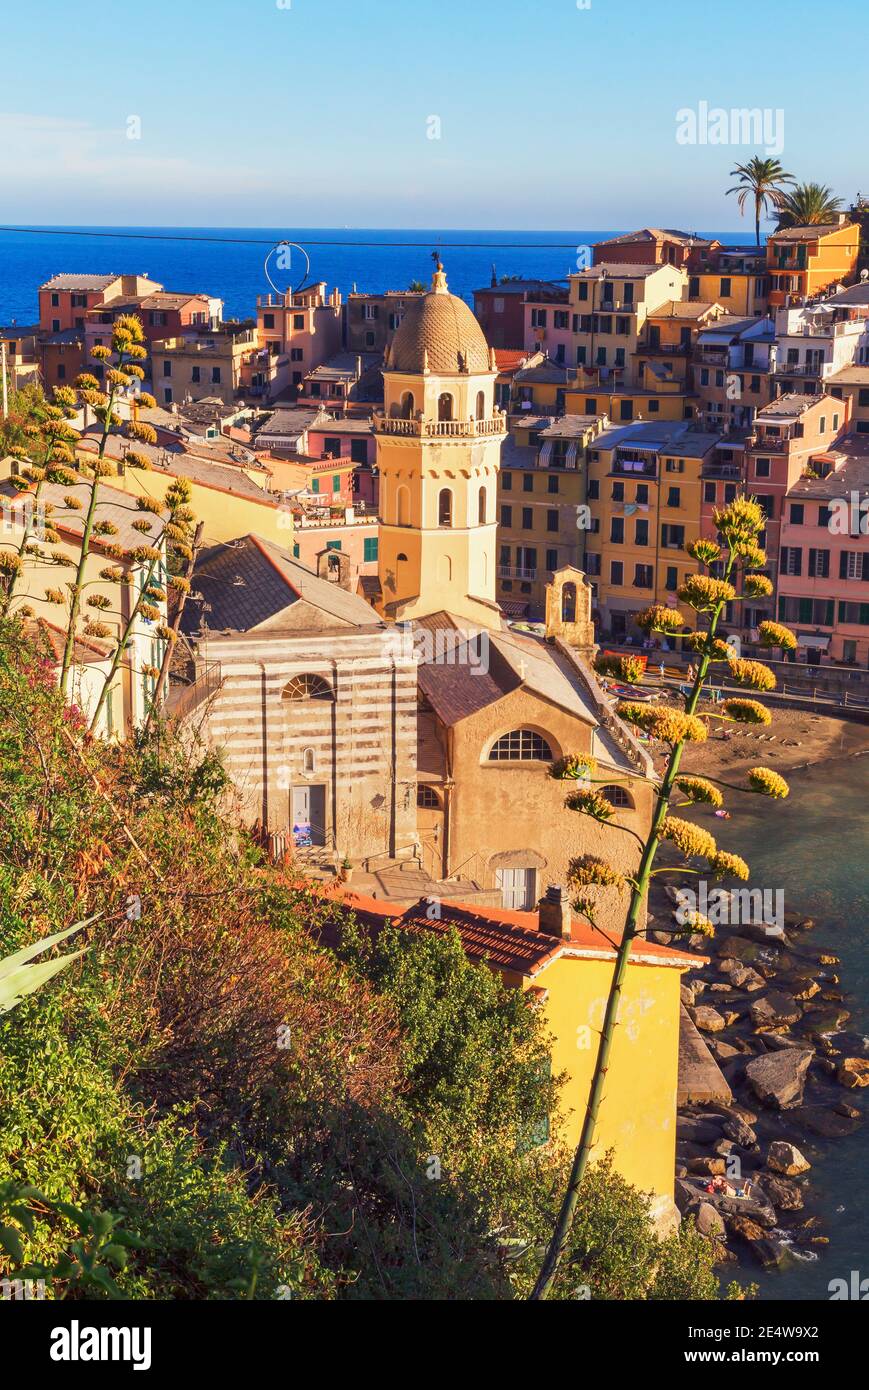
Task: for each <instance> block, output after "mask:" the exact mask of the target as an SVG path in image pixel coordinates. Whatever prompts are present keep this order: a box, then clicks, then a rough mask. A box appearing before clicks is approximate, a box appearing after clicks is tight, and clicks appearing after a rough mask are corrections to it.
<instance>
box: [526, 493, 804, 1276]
mask: <svg viewBox="0 0 869 1390" xmlns="http://www.w3.org/2000/svg"><path fill="white" fill-rule="evenodd" d="M763 520H764V519H763V513H762V511H761V508H760V507H759V505H758V504H757V503H756V502H754V501H753V500H752V499H749V498H746V497H738V498H736V499H735V501H734V502H732V503H730V505H729V506H728V507H725V508H724V509H723V510H722V511H721V512H718V513H716V515H715V522H716V525H717V527H718V532H719V535H720V537H721V539H722V542H723V544H724V546H725V547H726V557H727V558H726V563H725V567H724V575H723V578H722V579H716V578H712V577H711V575H710V574H704V573H702V572H701V573H698V574H696V575H694V576H692V577H691V578H689V579H688V580H687V581H686V582H685V584H684V585H683V587H682V589H681V590H680V591H679V598H680V600H681V601H682V602H683V603H685V604H686V605H687V606H688V607H690V608H692V609H693V610H694V611H695V612H696V613H697V614H698V615H699V614H701V613H702V614H703V615H704V617H705V618H706V619H707V626H706V628H705V630H702V631H701V630H698V632H696V633H694V634H692V635H691V642H690V645H691V647H692V650H694V651H695V652H696V653H697V654H698V656H699V658H700V659H699V663H698V666H697V672H696V675H695V677H694V682H693V684H692V686H691V689H690V692H689V693H688V695H687V696H686V697H685V704H684V710H683V711H682V712H679V711H676V710H669V709H668V708H666V707H660V708H659V709H657V710H656V709H654V708H650V707H649V706H646V705H642V704H634V705H631V704H630V703H627V704H624V705H622V706H620V707H619V713H620V714H621V715H622V718H624V719H626V720H627V721H628V722H630V723H634V724H636V725H637V726H638V727H643V728H645V729H647V731H649V732H650V733H652V734H653V735H654V736H657V737H659V738H661V739H662V740H663V741H664V742H666V743H668V744H669V748H670V752H669V757H668V761H667V767H666V770H665V772H664V775H663V777H662V779H661V781H660V782H659V784H658V787H657V799H656V804H655V810H654V813H653V816H652V823H651V827H650V830H649V833H648V836H647V838H646V840H645V842H644V843H643V847H642V852H641V855H640V862H639V866H638V868H637V871H636V874H635V875H634V876H633V877H632V878H630V879H627V880H625V883H626V886H629V887H630V890H631V896H630V903H629V906H628V911H627V917H626V921H625V926H624V930H623V932H622V936H621V940H620V941H619V942H618V943H617V945H616V963H615V969H614V971H613V976H612V980H611V982H610V987H609V995H608V998H607V1004H606V1010H605V1014H604V1020H603V1025H602V1027H601V1031H600V1036H599V1041H598V1049H597V1056H596V1059H595V1065H594V1071H593V1074H592V1080H591V1086H590V1090H589V1095H588V1101H587V1104H586V1111H585V1116H584V1119H583V1124H582V1130H581V1133H580V1138H579V1143H578V1145H577V1148H576V1151H575V1153H574V1157H573V1162H572V1165H571V1171H570V1178H569V1180H568V1185H567V1190H566V1192H565V1194H564V1198H563V1200H562V1203H561V1208H560V1211H559V1214H558V1218H557V1221H556V1226H555V1230H554V1232H553V1235H552V1239H551V1241H550V1243H549V1246H548V1249H547V1252H546V1256H545V1258H544V1261H543V1265H542V1267H541V1270H540V1274H539V1276H538V1279H537V1282H536V1284H535V1287H534V1290H533V1292H532V1294H531V1299H532V1300H535V1301H536V1300H542V1299H545V1298H547V1297H548V1295H549V1293H550V1291H551V1289H552V1286H553V1282H554V1280H555V1278H556V1275H557V1273H558V1268H559V1265H560V1263H561V1259H562V1257H563V1255H564V1252H565V1249H566V1247H567V1243H568V1240H569V1238H570V1233H571V1229H572V1226H573V1219H574V1215H575V1212H576V1206H577V1202H578V1199H579V1190H580V1187H581V1185H582V1181H583V1178H584V1176H585V1172H586V1169H587V1167H588V1163H589V1159H590V1156H591V1152H592V1148H593V1146H594V1141H595V1134H596V1130H597V1123H598V1116H599V1113H600V1108H601V1102H602V1100H603V1091H604V1084H605V1081H606V1076H607V1070H608V1067H609V1059H610V1053H611V1051H612V1045H613V1039H614V1037H615V1030H616V1025H617V1020H618V1014H619V1006H620V1003H621V997H622V991H623V988H624V984H625V978H626V975H627V969H628V964H629V961H630V956H631V948H632V946H633V943H634V940H635V939H636V937H637V935H638V934H639V932H640V921H641V913H642V908H643V905H644V903H645V901H646V898H647V895H648V891H649V885H650V882H651V878H652V875H653V873H654V872H655V869H654V864H655V858H656V856H657V853H658V849H659V846H660V844H661V841H662V840H663V839H666V840H669V841H671V842H672V843H673V844H675V845H676V847H677V848H678V849H680V850H681V851H682V852H683V853H684V854H685V855H686V856H688V855H691V854H700V855H702V856H704V857H706V858H707V861H708V863H709V866H710V868H711V870H712V872H713V873H714V874H717V875H718V876H723V875H724V874H735V875H737V876H738V877H743V878H745V877H747V876H748V866H747V865H746V864H745V862H744V861H743V860H741V859H739V858H738V856H736V855H729V854H726V853H724V852H722V851H720V850H718V847H717V845H716V844H715V841H714V838H713V837H712V836H711V835H709V834H708V833H707V832H706V831H702V830H700V829H699V827H695V826H693V825H692V824H691V823H690V822H687V821H680V820H677V819H675V818H674V817H672V816H670V815H669V808H670V800H671V798H672V797H673V795H674V793H676V792H678V790H679V786H678V784H679V782H680V777H679V768H680V764H681V762H682V754H683V751H684V747H685V744H686V742H689V741H693V740H697V741H702V739H704V738H705V737H706V725H705V724H704V722H703V720H702V719H700V718H699V717H698V715H697V713H696V711H697V707H698V704H699V701H700V697H701V694H702V691H703V687H704V685H705V683H706V680H707V677H708V674H709V669H710V666H711V664H712V662H713V661H716V660H730V659H732V658H733V657H734V656H735V654H734V653H732V651H730V649H728V647H727V644H726V643H723V642H722V640H721V638H719V637H718V636H717V632H718V625H719V621H720V619H721V615H722V613H723V612H724V609H725V607H726V605H727V604H728V603H732V602H736V601H738V599H737V596H736V593H735V589H734V587H733V585H732V584H731V582H730V581H731V578H732V576H733V575H734V571H735V569H736V568H737V566H739V565H741V566H742V567H743V568H745V566H746V565H750V566H756V565H757V563H758V561H760V563H763V561H764V559H765V557H764V556H763V555H762V552H760V551H759V550H758V549H757V545H756V537H757V535H758V534H759V532H760V530H761V528H762V526H763ZM688 550H689V554H691V555H692V558H694V559H696V560H697V561H698V563H699V565H700V567H701V570H703V569H705V570H711V568H712V566H713V565H714V564H715V563H716V562H717V561H718V559H719V556H720V555H721V554H722V552H721V549H720V547H719V546H718V544H716V543H714V542H710V541H704V542H702V543H696V544H695V545H694V547H688ZM636 621H637V622H638V624H639V625H640V626H641V627H644V628H645V629H646V631H648V632H661V633H666V634H667V635H669V636H673V635H674V634H677V633H679V632H680V630H681V628H682V626H683V622H684V620H683V618H682V615H681V613H680V612H679V611H678V610H676V609H669V608H666V607H665V606H653V607H652V608H650V609H647V610H645V612H644V613H641V614H637V615H636ZM765 627H766V632H765V633H762V634H761V640H762V641H763V642H764V645H767V646H782V647H783V648H785V647H790V646H791V644H793V645H795V644H796V639H795V638H794V637H793V634H792V633H790V632H789V630H788V629H787V628H782V627H780V626H779V625H778V624H773V623H769V624H766V625H765ZM686 636H687V634H686ZM728 652H729V653H730V654H729V655H728ZM764 669H766V668H764ZM743 674H744V675H745V678H746V680H752V678H753V683H754V684H755V685H757V684H759V683H761V677H760V675H759V673H758V672H756V671H752V670H748V671H745V672H743ZM736 703H737V704H739V703H742V704H746V705H748V704H753V703H755V702H753V701H743V702H736ZM760 708H762V707H760ZM737 717H738V716H737ZM755 772H756V774H757V775H756V777H755V778H754V779H753V783H752V785H751V786H750V787H749V790H756V791H760V792H762V793H765V794H766V795H778V796H781V795H784V794H786V790H783V788H784V787H785V786H786V784H784V783H783V781H782V779H779V780H778V781H776V780H775V778H774V777H773V778H770V777H769V776H768V775H767V774H768V769H755ZM697 780H698V779H694V781H697ZM701 780H702V779H701ZM681 782H682V788H681V789H682V790H683V791H685V790H686V788H687V790H688V792H689V793H690V791H691V790H693V791H694V792H695V793H696V794H697V795H699V794H700V791H701V790H702V788H698V787H697V786H694V787H693V788H692V780H691V779H687V778H684V777H683V778H682V779H681ZM780 782H781V785H779V783H780ZM709 795H710V794H709V793H708V792H707V798H708V797H709ZM572 801H573V802H575V798H570V797H569V798H568V805H571V803H572ZM573 809H576V810H581V811H583V810H584V811H585V813H586V814H591V815H592V816H594V808H593V807H591V806H590V805H589V806H588V807H583V806H580V805H579V804H574V805H573ZM610 823H612V822H610ZM618 828H621V829H625V828H626V827H618ZM607 867H609V866H607V865H606V864H605V863H604V865H603V870H606V868H607ZM578 881H581V880H578ZM585 881H586V882H588V881H594V882H597V883H604V882H605V881H606V878H605V876H602V873H600V872H599V873H596V874H593V875H592V877H591V880H589V878H588V876H586V879H585ZM574 906H575V907H577V908H582V909H583V910H585V911H586V914H587V915H588V909H587V908H586V906H585V904H584V903H576V904H574Z"/></svg>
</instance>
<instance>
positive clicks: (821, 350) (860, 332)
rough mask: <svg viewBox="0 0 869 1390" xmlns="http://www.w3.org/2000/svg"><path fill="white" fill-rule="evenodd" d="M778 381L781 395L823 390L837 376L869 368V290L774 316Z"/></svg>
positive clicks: (858, 289)
mask: <svg viewBox="0 0 869 1390" xmlns="http://www.w3.org/2000/svg"><path fill="white" fill-rule="evenodd" d="M775 332H776V346H775V365H774V368H773V371H774V380H775V384H776V387H777V389H778V390H779V391H781V392H788V391H802V392H803V393H806V394H810V393H812V392H814V391H824V390H826V389H827V388H828V383H829V382H830V381H831V380H832V378H834V377H835V376H836V375H837V373H839V372H841V371H844V370H845V369H846V368H848V367H851V366H855V365H856V366H862V365H869V285H866V284H862V285H855V286H852V288H851V289H848V290H843V291H842V292H841V293H839V294H833V295H830V296H828V297H827V298H825V299H822V300H818V301H816V302H815V303H813V304H806V305H802V306H800V307H788V308H784V309H779V310H777V312H776V316H775Z"/></svg>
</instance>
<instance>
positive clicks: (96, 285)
mask: <svg viewBox="0 0 869 1390" xmlns="http://www.w3.org/2000/svg"><path fill="white" fill-rule="evenodd" d="M117 278H118V277H117V275H53V276H52V277H51V279H50V280H46V282H45V284H44V285H40V286H39V288H40V289H41V290H80V291H81V290H104V289H107V288H108V286H109V285H111V284H112V283H113V281H115V280H117Z"/></svg>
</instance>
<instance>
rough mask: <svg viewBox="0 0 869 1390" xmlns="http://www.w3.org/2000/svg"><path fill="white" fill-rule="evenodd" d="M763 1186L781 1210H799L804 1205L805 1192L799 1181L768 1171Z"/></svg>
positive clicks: (775, 1205)
mask: <svg viewBox="0 0 869 1390" xmlns="http://www.w3.org/2000/svg"><path fill="white" fill-rule="evenodd" d="M763 1186H764V1190H765V1192H766V1195H767V1197H768V1198H769V1200H770V1201H771V1202H772V1204H773V1206H774V1207H777V1208H778V1210H779V1211H799V1210H800V1208H801V1207H802V1205H803V1194H802V1190H801V1188H800V1186H799V1184H798V1183H795V1182H788V1181H787V1179H786V1178H778V1177H774V1176H773V1174H772V1173H766V1174H765V1175H764V1179H763Z"/></svg>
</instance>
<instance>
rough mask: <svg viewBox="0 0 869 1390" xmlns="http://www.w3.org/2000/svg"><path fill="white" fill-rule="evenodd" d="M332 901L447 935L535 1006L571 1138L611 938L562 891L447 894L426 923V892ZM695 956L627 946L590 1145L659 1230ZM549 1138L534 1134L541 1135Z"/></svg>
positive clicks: (572, 1140) (668, 1187)
mask: <svg viewBox="0 0 869 1390" xmlns="http://www.w3.org/2000/svg"><path fill="white" fill-rule="evenodd" d="M336 908H339V904H337V903H336ZM341 908H343V911H341V915H342V916H343V915H344V912H346V913H347V915H349V913H350V912H351V911H352V912H353V914H354V915H355V917H356V919H357V921H359V922H360V923H361V924H362V925H363V926H364V927H366V928H367V929H369V930H374V931H377V930H379V929H381V928H382V927H383V926H384V924H385V922H387V921H389V920H392V921H394V922H395V923H396V925H397V926H399V927H400V928H403V929H405V930H407V931H409V932H436V933H438V934H441V933H446V932H450V931H456V932H457V933H458V935H459V938H460V940H461V942H462V946H463V947H464V950H465V952H466V954H467V955H468V957H469V959H470V960H472V961H474V962H475V963H485V964H486V965H488V966H489V968H490V969H493V970H495V971H497V972H498V974H500V976H501V978H502V979H503V981H504V984H505V985H507V986H508V987H509V988H514V989H521V990H522V991H523V992H525V993H527V994H528V995H529V996H530V999H531V1000H533V1003H534V1005H535V1006H536V1007H539V1008H542V1009H543V1011H544V1015H545V1020H546V1023H547V1025H548V1027H549V1030H550V1032H551V1034H552V1036H553V1046H552V1070H553V1072H554V1073H556V1074H560V1073H562V1072H563V1073H565V1074H566V1081H565V1085H564V1087H563V1089H562V1091H561V1095H560V1098H559V1100H560V1110H561V1114H562V1115H563V1116H564V1118H565V1124H564V1130H563V1137H564V1138H565V1139H566V1141H567V1142H568V1143H569V1144H570V1145H575V1144H576V1142H577V1140H578V1138H579V1131H580V1127H581V1124H582V1120H583V1117H584V1109H585V1103H586V1100H587V1098H588V1093H589V1087H590V1084H591V1077H592V1072H593V1068H594V1061H595V1053H596V1043H597V1037H598V1032H599V1030H600V1027H601V1024H602V1021H603V1012H604V1009H605V1007H606V999H607V994H608V991H609V985H610V981H611V978H612V972H613V967H614V962H615V951H614V949H613V937H612V935H611V934H610V933H607V934H606V935H604V933H602V932H600V931H596V930H595V929H594V928H592V927H591V926H590V925H588V924H587V923H584V922H581V921H580V920H579V919H577V918H574V917H573V916H572V914H571V911H570V905H569V901H568V895H567V893H566V892H565V891H564V890H563V889H561V888H556V889H554V890H550V891H549V892H548V893H547V894H545V895H544V897H543V898H542V899H541V900H540V902H539V904H538V905H537V908H536V910H533V911H528V912H515V911H510V910H508V909H506V908H486V907H477V906H475V905H473V906H472V905H466V904H462V903H453V902H451V901H445V902H441V903H440V904H439V915H438V917H437V919H436V920H432V916H431V911H430V904H429V902H428V901H426V900H423V901H421V902H418V903H416V904H414V905H413V906H412V907H409V908H408V909H407V910H406V911H404V912H399V911H397V910H396V908H395V907H394V906H393V907H391V908H390V906H389V905H388V904H385V903H383V902H382V901H378V900H377V899H373V898H368V897H363V896H361V895H360V894H358V893H353V892H350V891H348V890H343V891H342V892H341ZM339 910H341V909H340V908H339ZM702 963H703V958H702V957H698V956H696V955H691V954H690V953H688V952H683V951H678V950H674V949H673V948H671V947H668V946H659V945H656V944H654V943H652V942H647V941H645V940H638V941H637V942H636V943H635V945H634V947H633V950H632V953H631V962H630V964H629V965H628V969H627V976H626V979H625V984H624V987H623V992H622V1005H621V1010H620V1015H619V1023H620V1026H619V1027H618V1028H617V1029H616V1034H615V1040H614V1042H613V1047H612V1052H611V1054H610V1062H609V1072H608V1076H607V1089H606V1098H605V1100H604V1103H603V1105H602V1106H601V1109H600V1116H599V1120H598V1128H597V1133H596V1136H595V1144H594V1148H593V1150H592V1161H594V1160H595V1159H599V1158H601V1157H603V1155H604V1154H605V1153H606V1152H607V1151H608V1150H609V1149H612V1150H613V1152H614V1159H615V1167H616V1169H617V1171H618V1172H619V1173H621V1174H622V1176H623V1177H624V1178H626V1180H627V1181H628V1182H630V1183H633V1184H634V1185H635V1186H636V1187H638V1188H639V1189H640V1190H641V1191H644V1192H649V1193H651V1196H652V1218H653V1220H654V1221H655V1223H656V1225H657V1228H658V1231H659V1233H661V1234H663V1233H664V1232H665V1231H667V1230H672V1229H674V1228H675V1226H676V1225H678V1221H679V1217H678V1214H677V1212H676V1209H675V1206H674V1203H673V1177H674V1169H675V1158H676V1094H677V1086H678V1070H679V986H680V983H681V978H682V974H683V972H684V971H686V970H689V969H692V968H694V967H696V966H697V965H698V964H702ZM547 1139H548V1135H541V1140H542V1142H547Z"/></svg>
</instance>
